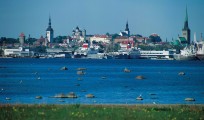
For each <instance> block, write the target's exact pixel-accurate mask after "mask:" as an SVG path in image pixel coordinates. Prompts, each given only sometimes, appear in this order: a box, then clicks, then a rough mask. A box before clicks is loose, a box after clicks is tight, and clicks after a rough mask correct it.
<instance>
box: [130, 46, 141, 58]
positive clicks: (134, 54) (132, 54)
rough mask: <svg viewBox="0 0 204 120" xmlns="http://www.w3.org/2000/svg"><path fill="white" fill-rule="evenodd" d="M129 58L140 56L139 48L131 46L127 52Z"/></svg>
mask: <svg viewBox="0 0 204 120" xmlns="http://www.w3.org/2000/svg"><path fill="white" fill-rule="evenodd" d="M129 57H130V59H139V58H140V50H139V49H137V48H132V49H131V50H130V52H129Z"/></svg>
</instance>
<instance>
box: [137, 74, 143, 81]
mask: <svg viewBox="0 0 204 120" xmlns="http://www.w3.org/2000/svg"><path fill="white" fill-rule="evenodd" d="M136 79H138V80H143V79H145V77H144V76H142V75H139V76H137V77H136Z"/></svg>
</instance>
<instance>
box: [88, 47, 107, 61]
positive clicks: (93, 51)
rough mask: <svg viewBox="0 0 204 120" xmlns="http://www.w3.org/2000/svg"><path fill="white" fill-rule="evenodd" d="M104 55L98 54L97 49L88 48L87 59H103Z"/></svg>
mask: <svg viewBox="0 0 204 120" xmlns="http://www.w3.org/2000/svg"><path fill="white" fill-rule="evenodd" d="M103 57H104V54H103V53H99V49H98V48H95V47H90V48H88V51H87V57H86V58H87V59H103Z"/></svg>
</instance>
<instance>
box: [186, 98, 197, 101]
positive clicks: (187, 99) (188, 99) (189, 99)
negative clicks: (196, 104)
mask: <svg viewBox="0 0 204 120" xmlns="http://www.w3.org/2000/svg"><path fill="white" fill-rule="evenodd" d="M185 101H195V99H194V98H185Z"/></svg>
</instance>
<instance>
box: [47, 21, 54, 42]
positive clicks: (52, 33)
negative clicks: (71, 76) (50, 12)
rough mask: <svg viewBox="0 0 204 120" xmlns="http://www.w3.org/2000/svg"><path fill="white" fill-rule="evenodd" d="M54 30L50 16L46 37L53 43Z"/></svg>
mask: <svg viewBox="0 0 204 120" xmlns="http://www.w3.org/2000/svg"><path fill="white" fill-rule="evenodd" d="M53 37H54V31H53V29H52V27H51V18H50V17H49V23H48V28H47V30H46V38H47V40H48V42H49V43H53Z"/></svg>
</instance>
